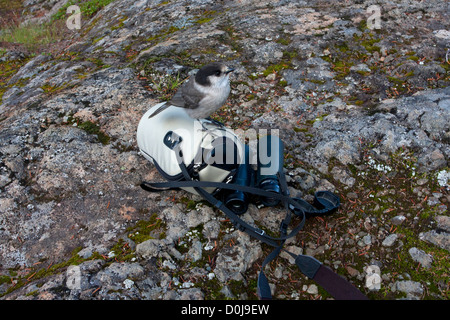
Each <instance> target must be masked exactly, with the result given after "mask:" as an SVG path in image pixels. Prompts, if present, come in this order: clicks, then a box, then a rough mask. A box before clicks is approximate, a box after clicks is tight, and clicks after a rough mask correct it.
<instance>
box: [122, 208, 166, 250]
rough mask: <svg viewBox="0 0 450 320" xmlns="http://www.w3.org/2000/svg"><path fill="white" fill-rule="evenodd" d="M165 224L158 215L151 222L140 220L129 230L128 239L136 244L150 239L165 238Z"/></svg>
mask: <svg viewBox="0 0 450 320" xmlns="http://www.w3.org/2000/svg"><path fill="white" fill-rule="evenodd" d="M164 229H165V224H164V222H163V221H162V220H161V219H160V218H159V217H158V215H157V214H156V213H154V214H152V215H151V216H150V219H149V220H140V221H138V222H137V223H136V224H135V225H134V226H132V227H129V228H128V229H127V232H129V234H128V238H130V239H131V240H133V241H134V242H135V243H141V242H144V241H147V240H150V239H163V238H165V232H164Z"/></svg>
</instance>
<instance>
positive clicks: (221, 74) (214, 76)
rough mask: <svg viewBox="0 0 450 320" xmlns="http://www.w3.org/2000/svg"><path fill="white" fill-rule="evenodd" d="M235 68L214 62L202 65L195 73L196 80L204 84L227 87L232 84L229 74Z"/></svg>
mask: <svg viewBox="0 0 450 320" xmlns="http://www.w3.org/2000/svg"><path fill="white" fill-rule="evenodd" d="M232 71H234V69H233V68H230V67H228V66H226V65H225V64H223V63H219V62H213V63H210V64H207V65H205V66H204V67H202V68H201V69H200V70H199V71H198V72H197V74H196V75H195V81H196V82H197V83H198V84H200V85H202V86H212V87H226V86H228V85H229V84H230V80H229V75H230V72H232Z"/></svg>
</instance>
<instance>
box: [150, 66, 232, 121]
mask: <svg viewBox="0 0 450 320" xmlns="http://www.w3.org/2000/svg"><path fill="white" fill-rule="evenodd" d="M233 70H234V69H232V68H229V67H227V66H226V65H225V64H223V63H218V62H213V63H210V64H208V65H206V66H204V67H202V68H201V69H200V70H199V71H198V72H197V73H196V74H195V76H191V77H190V78H189V79H188V81H187V82H185V83H184V84H183V85H182V86H181V88H180V89H179V90H178V91H177V92H176V93H175V95H174V96H173V97H172V99H171V100H170V101H169V102H168V103H166V104H164V105H163V106H161V107H159V108H158V109H157V110H156V111H155V112H153V113H152V114H151V115H150V116H149V118H151V117H153V116H155V115H157V114H158V113H160V112H161V111H163V110H164V109H166V108H168V107H169V106H171V105H173V106H177V107H182V108H185V109H186V112H187V114H188V115H189V116H190V117H191V118H194V119H204V118H209V116H210V115H211V114H213V113H214V112H215V111H216V110H218V109H219V108H220V107H222V106H223V105H224V103H225V101H226V100H227V98H228V95H229V94H230V79H229V75H230V72H232V71H233Z"/></svg>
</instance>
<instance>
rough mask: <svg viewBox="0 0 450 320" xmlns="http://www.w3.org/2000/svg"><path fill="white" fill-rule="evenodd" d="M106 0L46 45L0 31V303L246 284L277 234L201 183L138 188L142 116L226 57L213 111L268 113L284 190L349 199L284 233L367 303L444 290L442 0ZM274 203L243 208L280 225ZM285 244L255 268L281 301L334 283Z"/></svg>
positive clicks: (187, 294)
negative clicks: (294, 257) (238, 213)
mask: <svg viewBox="0 0 450 320" xmlns="http://www.w3.org/2000/svg"><path fill="white" fill-rule="evenodd" d="M84 2H86V1H84ZM88 2H89V1H88ZM90 2H93V3H97V2H96V1H95V0H90ZM105 2H107V1H105ZM110 2H111V3H109V4H108V5H106V6H102V7H99V8H97V9H98V10H96V11H95V12H87V11H83V10H85V9H83V8H84V7H83V6H81V5H80V6H81V7H82V12H81V14H82V20H81V22H82V24H81V28H80V29H79V30H70V31H68V32H67V33H66V36H65V38H64V39H63V40H60V43H63V44H64V46H63V45H61V46H56V45H55V47H56V49H54V50H51V51H50V50H49V51H48V52H46V51H45V50H44V51H43V52H42V50H41V52H38V53H35V54H30V53H27V52H26V51H23V50H22V51H21V47H20V46H19V47H18V49H11V48H10V47H9V46H7V45H6V43H5V42H2V43H1V46H5V49H0V72H1V74H0V80H1V85H2V89H1V90H0V98H1V100H0V296H1V299H82V300H84V299H86V300H88V299H222V298H232V299H254V298H256V295H255V294H256V288H255V283H256V277H257V273H258V271H259V266H260V265H261V263H262V261H263V259H264V258H265V257H266V256H267V254H269V252H270V248H267V247H266V246H264V245H261V243H260V242H258V241H256V240H254V239H251V238H250V237H249V236H248V235H247V234H245V233H242V232H240V231H239V230H235V229H234V227H233V226H232V225H231V224H230V223H229V222H228V221H226V217H225V215H223V214H222V213H221V212H220V211H217V210H215V209H213V208H212V207H210V206H208V205H206V204H205V203H203V202H202V201H201V199H200V198H198V197H196V196H193V195H191V194H189V193H187V192H184V191H170V192H163V193H161V194H153V193H146V192H144V191H143V190H142V189H140V187H139V184H140V182H141V181H143V180H150V181H152V180H159V179H161V177H160V176H159V174H158V173H157V171H156V169H155V168H154V167H153V166H152V165H151V164H150V163H148V161H146V160H145V159H144V157H143V156H142V155H141V154H140V153H139V151H138V148H137V144H136V137H135V135H136V128H137V124H138V122H139V120H140V118H141V116H142V115H143V114H144V113H145V111H146V110H147V109H148V108H149V107H150V106H152V105H154V104H155V103H157V102H159V101H160V100H162V99H168V98H169V97H170V96H171V95H172V94H173V92H174V90H173V87H174V86H175V85H176V84H179V82H180V80H181V79H184V78H185V77H187V76H188V75H189V74H192V72H195V69H197V68H198V67H200V66H201V65H203V64H204V63H206V62H209V61H216V60H222V61H227V63H229V64H230V65H233V66H234V67H235V69H236V71H235V72H234V74H233V75H232V92H231V95H230V98H229V100H228V102H227V104H226V106H224V107H223V108H222V109H221V110H220V111H219V112H217V114H216V115H215V116H214V117H215V118H216V119H217V120H219V121H221V122H223V123H225V124H226V125H227V126H229V127H231V128H233V129H247V128H252V129H256V130H259V129H268V128H269V129H274V128H277V129H279V131H280V136H281V138H282V139H283V141H284V142H285V147H286V150H285V152H286V154H285V170H286V178H287V181H288V183H289V187H290V189H291V193H292V194H293V195H296V194H299V195H300V196H301V197H302V198H304V199H306V200H308V201H311V200H312V196H311V194H313V193H314V192H315V191H318V190H330V191H333V192H336V193H337V194H339V195H340V197H341V203H342V206H341V209H340V210H339V211H338V213H336V214H334V215H331V216H325V217H320V218H311V219H308V220H307V221H306V224H305V227H304V228H303V230H302V231H301V232H300V233H299V235H297V236H296V237H295V238H293V239H290V240H288V242H287V244H286V245H287V246H288V247H289V248H291V249H292V250H294V251H295V252H296V253H302V252H303V253H304V254H310V255H313V256H314V257H316V258H317V259H318V260H320V261H322V262H323V263H324V264H326V265H328V266H330V267H331V268H333V269H334V270H335V271H336V272H338V273H339V274H341V275H342V276H344V277H346V278H347V279H348V280H349V281H351V282H352V283H354V284H355V285H356V286H357V287H358V288H359V289H360V290H361V291H363V292H364V293H365V294H367V295H368V296H369V297H370V298H372V299H386V298H387V299H404V298H406V299H424V298H429V299H430V298H431V299H448V294H449V292H448V254H449V250H450V245H449V241H450V240H449V239H450V227H449V216H448V206H449V203H450V195H449V177H450V173H449V172H450V171H449V156H450V126H449V123H450V88H449V86H448V84H449V71H448V70H449V61H446V53H447V52H448V46H449V41H450V37H449V35H448V29H449V23H448V22H449V21H450V19H449V11H448V4H446V2H445V1H444V2H443V1H434V0H433V1H403V0H393V1H387V2H385V3H383V5H382V6H381V28H380V29H370V28H369V23H368V21H369V18H370V13H368V12H367V8H368V7H369V6H370V5H372V4H377V3H376V2H374V1H356V0H351V1H345V2H339V4H337V2H336V3H334V2H332V3H331V5H330V2H329V1H320V0H314V1H295V2H291V1H283V0H282V1H275V2H274V1H265V0H263V1H257V2H253V1H212V0H211V1H210V0H198V1H147V0H141V1H134V0H115V1H110ZM67 3H68V2H67V1H43V0H37V1H24V3H23V5H24V8H23V9H24V11H23V19H24V21H28V22H30V21H38V22H39V23H43V22H44V21H59V22H61V23H62V22H64V19H67V18H68V15H64V12H65V11H64V10H66V8H67ZM2 9H4V8H2ZM61 12H62V14H60V15H59V20H58V19H56V15H57V14H58V13H61ZM55 19H56V20H55ZM54 23H55V22H54ZM63 25H64V23H63ZM0 35H1V33H0ZM11 70H12V71H11ZM284 214H285V212H284V210H283V208H281V207H276V208H264V207H261V206H257V205H254V204H251V205H250V208H249V210H248V212H247V213H246V214H245V215H244V218H245V219H246V221H249V222H250V223H253V224H255V225H258V226H259V227H263V228H266V229H267V230H271V231H272V232H275V233H276V232H278V228H279V223H280V221H281V219H282V218H283V217H284ZM295 222H297V223H298V221H297V220H296V221H295ZM294 251H293V252H294ZM289 258H290V257H289V256H288V255H282V256H281V257H280V258H278V259H277V260H276V261H275V262H273V263H272V264H270V266H268V267H267V268H266V274H267V275H268V278H269V282H270V283H271V284H272V285H273V287H272V289H273V292H274V297H275V298H279V299H317V298H322V299H325V298H330V296H329V295H327V294H326V293H323V290H319V289H318V287H317V286H316V284H315V283H314V282H313V281H312V280H310V279H307V278H306V277H304V276H303V275H300V274H299V272H298V271H297V270H296V267H295V265H293V264H292V263H291V262H292V261H290V259H289ZM367 270H370V271H367ZM373 270H376V272H375V271H373ZM294 278H295V279H294ZM375 278H376V281H377V282H376V283H375V282H374V281H375V280H374V279H375Z"/></svg>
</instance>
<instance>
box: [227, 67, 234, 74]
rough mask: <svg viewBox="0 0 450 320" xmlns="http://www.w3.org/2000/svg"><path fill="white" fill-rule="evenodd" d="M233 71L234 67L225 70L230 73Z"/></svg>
mask: <svg viewBox="0 0 450 320" xmlns="http://www.w3.org/2000/svg"><path fill="white" fill-rule="evenodd" d="M233 71H234V69H233V68H230V67H227V70H226V71H225V73H226V74H229V73H230V72H233Z"/></svg>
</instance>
